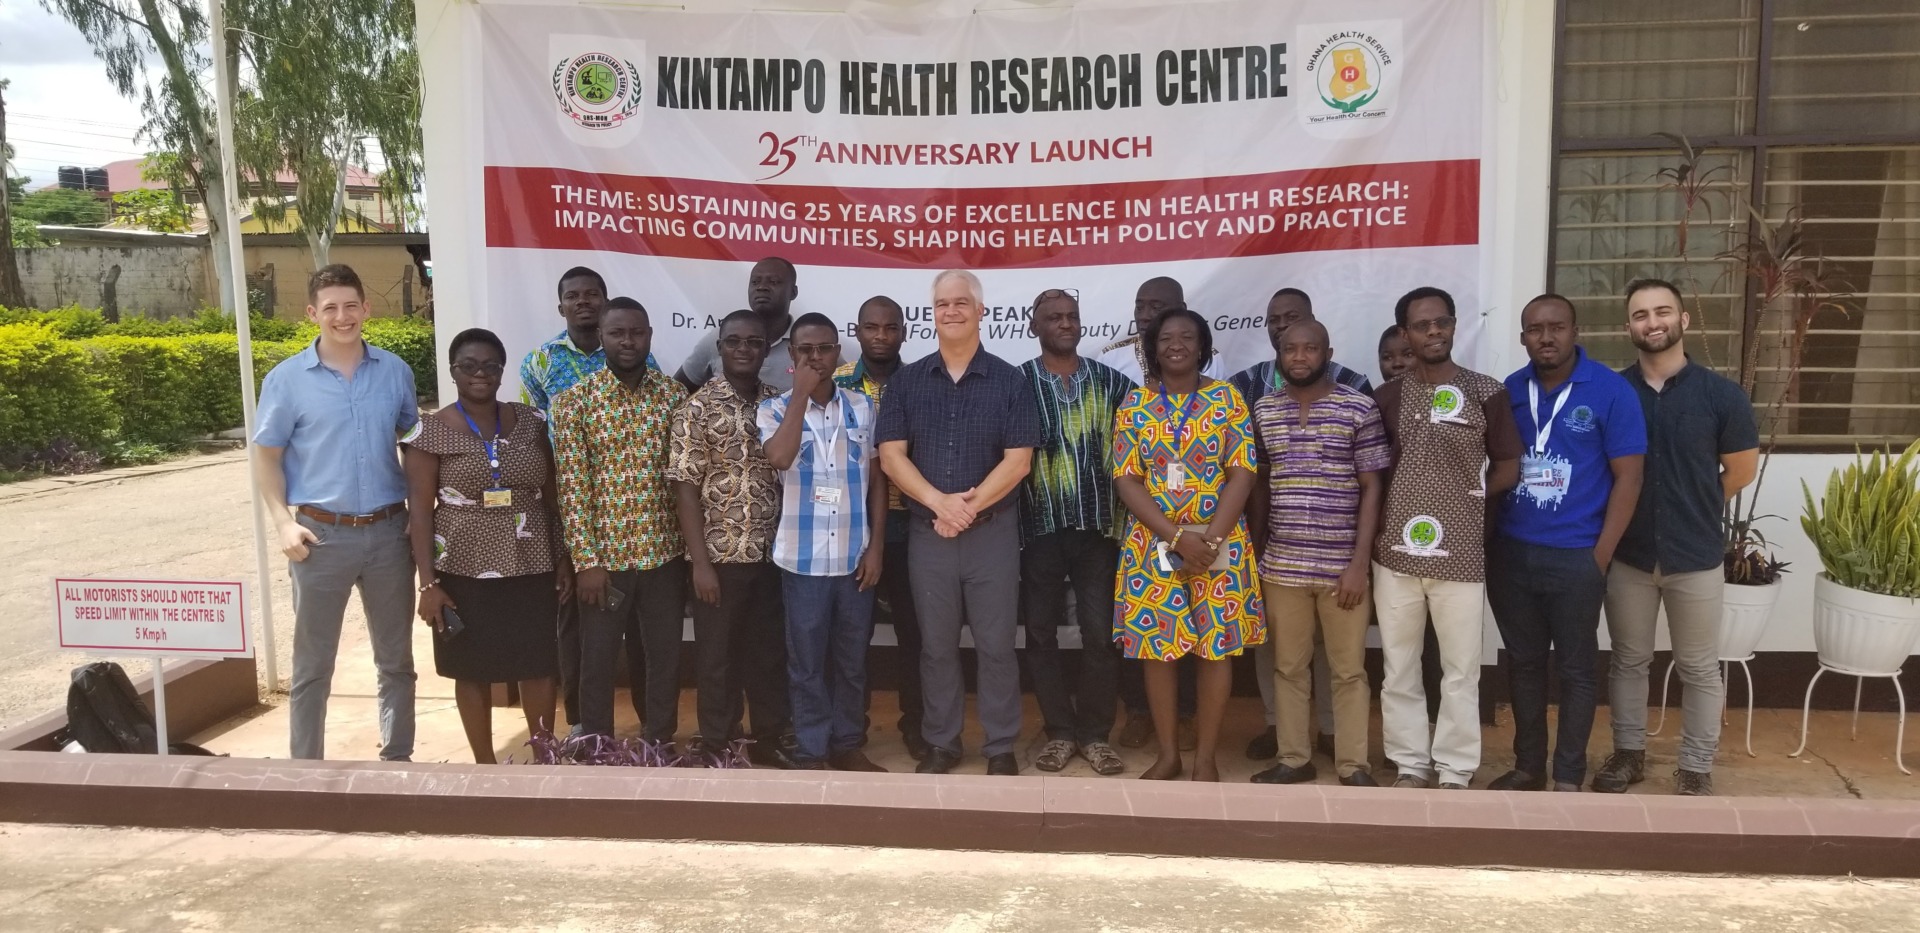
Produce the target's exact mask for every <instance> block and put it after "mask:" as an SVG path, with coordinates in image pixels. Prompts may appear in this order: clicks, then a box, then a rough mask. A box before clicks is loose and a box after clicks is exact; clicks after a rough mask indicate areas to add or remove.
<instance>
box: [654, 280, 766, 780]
mask: <svg viewBox="0 0 1920 933" xmlns="http://www.w3.org/2000/svg"><path fill="white" fill-rule="evenodd" d="M717 339H718V341H719V343H718V349H719V357H720V375H718V376H715V377H714V378H713V380H712V381H710V382H708V383H707V384H706V385H704V386H701V387H700V389H699V390H698V391H696V392H694V393H693V395H691V396H689V397H688V398H687V400H686V401H684V402H682V403H680V407H679V408H677V409H675V410H674V413H673V443H672V452H671V453H670V454H669V456H668V458H667V480H668V481H669V482H671V483H673V491H674V498H675V500H676V503H677V507H678V510H679V515H680V534H681V536H682V537H684V538H686V540H687V565H688V567H689V568H690V570H691V572H692V577H693V642H694V651H695V657H696V658H697V659H698V671H699V674H698V677H697V684H698V688H699V691H698V706H699V717H700V734H699V736H698V738H696V739H695V741H694V742H693V743H692V744H691V745H690V747H689V752H690V753H691V757H692V758H693V760H694V761H695V762H696V763H704V762H705V761H706V760H707V759H708V756H710V755H715V754H719V753H722V752H724V750H725V749H726V747H727V744H728V742H729V741H730V740H732V739H734V738H735V737H736V736H735V735H734V733H735V731H736V730H738V729H739V726H740V721H741V714H742V710H741V702H742V697H743V695H744V699H745V703H746V706H747V708H748V709H750V710H751V711H752V713H753V729H752V731H751V733H749V734H750V735H751V736H752V738H753V745H752V746H750V747H749V748H748V755H749V756H750V757H751V758H752V759H753V760H754V762H755V763H758V764H767V765H773V766H775V767H790V766H791V764H792V757H791V756H792V747H793V743H792V739H791V737H790V736H789V735H788V730H789V727H790V726H791V725H792V717H791V715H790V714H789V707H788V704H787V653H786V628H785V626H784V625H783V624H782V622H783V616H784V610H783V609H782V608H781V605H780V573H779V571H778V570H777V569H776V568H775V567H774V565H773V562H772V560H771V558H772V549H773V529H774V524H775V522H776V521H777V520H778V518H779V515H780V480H779V477H778V476H776V475H775V474H774V471H773V466H772V464H770V463H768V462H767V456H766V454H765V453H764V452H763V451H762V450H761V449H760V429H759V427H758V417H759V410H760V403H761V402H763V401H765V400H767V399H770V398H774V397H775V396H778V395H779V394H780V392H779V390H778V389H775V388H774V387H772V386H770V385H767V384H766V383H765V382H762V381H761V380H760V365H761V363H763V362H765V360H766V356H767V331H766V323H765V321H764V320H763V319H762V318H761V317H760V316H759V315H758V314H755V313H754V312H752V311H747V310H741V311H735V312H733V313H732V314H729V315H727V316H726V317H725V318H723V319H722V320H721V321H720V328H719V336H718V338H717Z"/></svg>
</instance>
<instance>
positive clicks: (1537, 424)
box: [1520, 377, 1573, 508]
mask: <svg viewBox="0 0 1920 933" xmlns="http://www.w3.org/2000/svg"><path fill="white" fill-rule="evenodd" d="M1559 396H1560V397H1559V399H1558V400H1557V401H1555V402H1554V403H1553V410H1552V411H1550V412H1548V413H1547V420H1546V422H1545V423H1544V424H1543V423H1542V422H1541V421H1540V383H1539V382H1537V381H1535V380H1534V379H1533V378H1532V377H1528V378H1527V408H1528V411H1529V412H1531V413H1532V415H1533V446H1532V447H1529V448H1527V452H1526V455H1525V456H1523V457H1521V458H1520V491H1522V492H1525V493H1526V494H1527V496H1528V497H1530V498H1532V500H1533V502H1534V504H1535V505H1541V506H1546V505H1551V506H1554V507H1555V508H1558V507H1559V505H1560V500H1561V499H1564V498H1566V495H1567V489H1568V487H1570V486H1572V485H1573V463H1572V462H1571V461H1569V460H1568V459H1567V458H1565V457H1556V456H1553V455H1552V454H1549V453H1547V439H1548V438H1549V437H1551V436H1552V434H1553V425H1554V422H1555V421H1557V420H1559V418H1560V409H1562V408H1565V407H1566V405H1567V399H1569V398H1571V397H1573V380H1571V379H1569V380H1567V383H1566V384H1565V385H1563V386H1561V387H1560V391H1559Z"/></svg>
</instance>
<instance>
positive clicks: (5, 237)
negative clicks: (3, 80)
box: [0, 92, 27, 308]
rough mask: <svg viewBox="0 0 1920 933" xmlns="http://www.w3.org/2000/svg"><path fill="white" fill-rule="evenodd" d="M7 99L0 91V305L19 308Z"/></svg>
mask: <svg viewBox="0 0 1920 933" xmlns="http://www.w3.org/2000/svg"><path fill="white" fill-rule="evenodd" d="M6 151H7V101H6V96H5V94H4V92H0V308H20V307H25V306H26V304H27V289H26V286H25V285H23V284H22V283H21V281H20V265H19V263H17V262H15V261H14V258H13V208H12V207H11V206H10V205H9V204H8V203H7V201H8V198H7V179H6V174H7V172H6V159H5V157H4V153H5V152H6Z"/></svg>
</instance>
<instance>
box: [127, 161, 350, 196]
mask: <svg viewBox="0 0 1920 933" xmlns="http://www.w3.org/2000/svg"><path fill="white" fill-rule="evenodd" d="M143 161H145V160H143V159H121V160H120V161H118V162H108V163H107V164H106V165H104V166H101V167H102V168H104V169H106V170H107V190H108V191H132V190H134V189H137V188H165V187H166V186H167V183H166V182H163V181H147V180H145V179H143V178H141V177H140V163H141V162H143ZM279 181H280V184H282V185H284V186H286V187H288V188H292V187H293V186H294V185H296V184H298V183H299V179H298V178H295V177H294V174H293V173H292V172H285V171H283V172H281V173H280V178H279ZM347 187H348V188H366V189H369V190H371V189H375V188H378V187H380V180H379V179H378V178H375V177H374V176H373V175H372V174H371V173H369V172H365V171H362V170H361V169H360V168H359V167H357V166H353V165H349V166H347Z"/></svg>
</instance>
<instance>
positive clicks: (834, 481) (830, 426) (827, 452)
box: [801, 391, 846, 505]
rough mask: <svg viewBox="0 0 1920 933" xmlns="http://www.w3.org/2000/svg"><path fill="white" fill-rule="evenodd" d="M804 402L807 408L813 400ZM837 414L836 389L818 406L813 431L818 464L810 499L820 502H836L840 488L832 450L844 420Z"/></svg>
mask: <svg viewBox="0 0 1920 933" xmlns="http://www.w3.org/2000/svg"><path fill="white" fill-rule="evenodd" d="M807 405H808V407H809V408H811V407H812V405H813V400H812V399H808V400H807ZM839 415H840V393H839V392H837V391H836V392H835V393H834V394H833V397H832V398H829V399H828V400H827V404H826V405H824V406H821V409H820V430H819V431H818V432H816V433H817V435H818V437H817V440H816V441H815V443H816V445H817V448H818V451H819V459H818V461H817V462H818V463H819V465H820V472H819V474H818V477H819V478H818V479H817V480H816V482H815V483H814V487H813V501H814V502H816V503H818V504H820V505H839V504H840V495H841V490H842V488H843V487H844V483H843V481H842V480H841V479H840V476H841V472H842V471H840V470H839V469H837V467H838V466H839V460H838V459H837V458H836V457H835V456H834V451H835V450H836V449H838V448H839V446H840V442H841V441H842V440H843V439H844V438H845V435H846V425H845V423H844V419H842V418H840V417H839ZM801 417H802V418H805V417H806V415H805V414H804V413H803V414H802V415H801ZM809 427H811V425H809Z"/></svg>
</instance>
